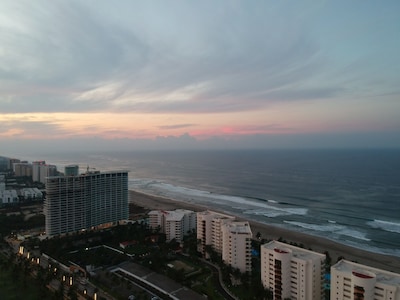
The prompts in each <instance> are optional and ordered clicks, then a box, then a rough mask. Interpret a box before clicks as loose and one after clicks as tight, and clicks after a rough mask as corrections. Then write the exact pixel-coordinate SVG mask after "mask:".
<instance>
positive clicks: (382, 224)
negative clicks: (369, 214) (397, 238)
mask: <svg viewBox="0 0 400 300" xmlns="http://www.w3.org/2000/svg"><path fill="white" fill-rule="evenodd" d="M367 224H368V225H369V226H371V227H372V228H378V229H383V230H385V231H389V232H394V233H400V222H392V221H384V220H376V219H375V220H373V221H370V222H367Z"/></svg>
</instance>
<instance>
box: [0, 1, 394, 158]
mask: <svg viewBox="0 0 400 300" xmlns="http://www.w3.org/2000/svg"><path fill="white" fill-rule="evenodd" d="M399 12H400V1H398V0H393V1H391V0H387V1H376V0H373V1H372V0H365V1H318V0H317V1H316V0H313V1H311V0H310V1H285V0H282V1H276V0H273V1H272V0H271V1H223V0H222V1H70V0H68V1H67V0H65V1H50V0H48V1H30V0H27V1H0V145H1V146H0V152H6V153H0V155H1V154H10V152H12V151H16V150H15V149H18V148H19V149H20V148H21V147H32V148H37V149H38V150H40V148H41V147H45V148H47V149H49V147H51V148H54V149H55V150H57V147H60V148H61V147H62V148H64V149H66V147H71V148H75V149H76V148H78V149H79V148H82V149H90V148H91V147H92V148H94V149H99V148H98V147H102V149H122V148H124V149H126V148H129V149H130V148H137V149H146V148H180V147H182V148H185V147H192V148H208V147H209V148H224V147H228V148H240V147H245V148H252V147H254V148H279V147H284V148H285V147H291V148H293V147H300V148H304V147H400V34H399V33H400V13H399ZM50 145H51V146H50Z"/></svg>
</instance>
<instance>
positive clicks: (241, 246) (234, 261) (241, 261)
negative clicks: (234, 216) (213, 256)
mask: <svg viewBox="0 0 400 300" xmlns="http://www.w3.org/2000/svg"><path fill="white" fill-rule="evenodd" d="M251 238H252V232H251V229H250V225H249V222H236V221H233V222H227V223H226V224H224V225H222V245H223V246H222V260H223V261H224V262H225V263H226V264H228V265H230V266H231V267H232V268H237V269H239V270H240V272H242V273H246V272H251Z"/></svg>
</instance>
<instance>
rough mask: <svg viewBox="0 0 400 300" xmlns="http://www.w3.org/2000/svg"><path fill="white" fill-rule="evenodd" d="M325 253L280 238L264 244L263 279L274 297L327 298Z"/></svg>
mask: <svg viewBox="0 0 400 300" xmlns="http://www.w3.org/2000/svg"><path fill="white" fill-rule="evenodd" d="M325 259H326V257H325V255H324V254H320V253H317V252H313V251H310V250H306V249H303V248H299V247H295V246H292V245H289V244H285V243H281V242H278V241H271V242H269V243H267V244H264V245H262V246H261V282H262V284H263V286H264V288H267V289H270V290H271V291H272V292H273V295H274V299H275V300H281V299H304V300H320V299H324V291H323V277H324V261H325Z"/></svg>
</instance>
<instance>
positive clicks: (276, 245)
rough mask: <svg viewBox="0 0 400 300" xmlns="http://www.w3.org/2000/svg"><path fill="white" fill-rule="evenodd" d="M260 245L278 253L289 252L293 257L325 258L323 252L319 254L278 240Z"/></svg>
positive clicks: (305, 258) (304, 258)
mask: <svg viewBox="0 0 400 300" xmlns="http://www.w3.org/2000/svg"><path fill="white" fill-rule="evenodd" d="M261 247H263V248H266V249H270V250H274V251H276V252H279V253H287V252H291V253H292V256H293V257H296V258H299V259H303V260H307V259H315V258H316V257H319V258H325V254H321V253H318V252H314V251H311V250H307V249H303V248H300V247H296V246H292V245H290V244H286V243H282V242H278V241H271V242H269V243H267V244H264V245H262V246H261Z"/></svg>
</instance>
